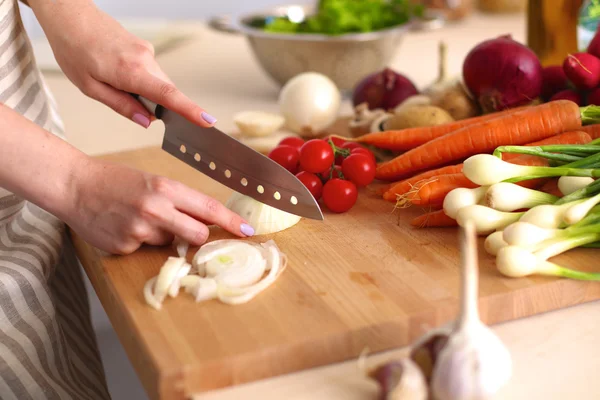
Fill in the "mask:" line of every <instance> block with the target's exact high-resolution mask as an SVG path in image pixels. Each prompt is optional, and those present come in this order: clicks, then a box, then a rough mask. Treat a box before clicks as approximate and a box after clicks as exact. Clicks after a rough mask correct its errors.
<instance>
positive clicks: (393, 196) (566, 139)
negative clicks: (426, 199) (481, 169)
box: [383, 124, 600, 202]
mask: <svg viewBox="0 0 600 400" xmlns="http://www.w3.org/2000/svg"><path fill="white" fill-rule="evenodd" d="M599 125H600V124H599ZM591 141H592V138H591V137H590V135H589V134H587V133H585V132H583V131H580V130H579V131H570V132H565V133H561V134H559V135H554V136H550V137H549V138H546V139H544V140H539V141H537V142H532V143H528V144H526V146H542V145H549V144H585V143H589V142H591ZM521 158H524V159H526V160H527V159H529V158H535V159H538V160H539V159H540V157H536V156H526V155H523V154H517V153H505V154H503V155H502V159H503V160H505V161H508V162H511V160H515V159H521ZM540 165H548V164H547V163H542V164H540ZM462 166H463V165H462V163H461V164H456V165H449V166H445V167H441V168H437V169H431V170H428V171H426V172H422V173H420V174H417V175H415V176H413V177H411V178H408V179H404V180H401V181H398V182H396V183H394V184H392V185H391V187H389V189H388V190H387V191H386V192H385V193H384V194H383V198H384V199H385V200H387V201H393V202H395V201H396V200H397V198H398V196H399V195H403V194H405V193H407V192H408V191H409V190H411V189H412V188H413V187H414V186H415V185H416V184H417V182H419V181H422V180H424V179H428V178H431V177H433V176H437V175H444V174H453V173H457V172H460V171H462ZM388 186H389V185H386V186H385V187H388Z"/></svg>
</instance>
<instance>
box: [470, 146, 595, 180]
mask: <svg viewBox="0 0 600 400" xmlns="http://www.w3.org/2000/svg"><path fill="white" fill-rule="evenodd" d="M596 155H598V156H600V153H599V154H595V155H594V156H596ZM580 161H583V160H580ZM463 173H464V174H465V176H466V177H467V179H469V180H470V181H471V182H473V183H475V184H477V185H481V186H489V185H493V184H495V183H498V182H511V183H514V182H520V181H523V180H527V179H533V178H546V177H554V176H588V177H591V178H597V177H600V169H589V168H569V167H567V166H561V167H539V166H526V165H517V164H511V163H508V162H506V161H503V160H501V159H499V158H498V157H495V156H493V155H490V154H477V155H474V156H471V157H469V158H467V159H466V160H465V162H464V163H463Z"/></svg>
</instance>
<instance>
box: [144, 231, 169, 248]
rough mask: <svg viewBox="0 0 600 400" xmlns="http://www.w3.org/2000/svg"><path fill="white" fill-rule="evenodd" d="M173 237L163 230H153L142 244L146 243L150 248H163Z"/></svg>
mask: <svg viewBox="0 0 600 400" xmlns="http://www.w3.org/2000/svg"><path fill="white" fill-rule="evenodd" d="M174 238H175V235H173V234H172V233H171V232H169V231H165V230H163V229H160V230H155V231H153V232H152V234H151V235H150V236H149V237H148V238H146V240H144V243H147V244H149V245H151V246H164V245H167V244H169V243H172V242H173V239H174Z"/></svg>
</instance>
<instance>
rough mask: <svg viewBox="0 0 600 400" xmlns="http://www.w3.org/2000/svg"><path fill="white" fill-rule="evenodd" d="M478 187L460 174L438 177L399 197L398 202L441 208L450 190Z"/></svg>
mask: <svg viewBox="0 0 600 400" xmlns="http://www.w3.org/2000/svg"><path fill="white" fill-rule="evenodd" d="M478 186H479V185H477V184H475V183H473V182H471V181H470V180H469V179H467V177H466V176H465V175H464V174H463V173H462V172H458V173H456V174H447V175H439V176H435V177H433V178H430V179H429V180H426V181H425V182H423V183H422V184H420V185H419V187H418V188H416V190H411V191H409V192H408V193H407V194H406V195H404V196H401V197H400V199H398V202H399V203H400V202H403V201H409V202H411V203H412V204H415V205H420V206H441V205H442V204H443V203H444V197H446V195H447V194H448V193H449V192H450V191H451V190H454V189H456V188H460V187H464V188H468V189H473V188H476V187H478ZM398 205H401V204H398Z"/></svg>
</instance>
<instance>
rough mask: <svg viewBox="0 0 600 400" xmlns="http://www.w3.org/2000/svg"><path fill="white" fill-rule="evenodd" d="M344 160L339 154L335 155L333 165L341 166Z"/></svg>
mask: <svg viewBox="0 0 600 400" xmlns="http://www.w3.org/2000/svg"><path fill="white" fill-rule="evenodd" d="M345 158H346V157H344V156H343V155H341V154H338V155H336V156H335V161H334V164H335V165H342V163H343V162H344V159H345Z"/></svg>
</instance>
